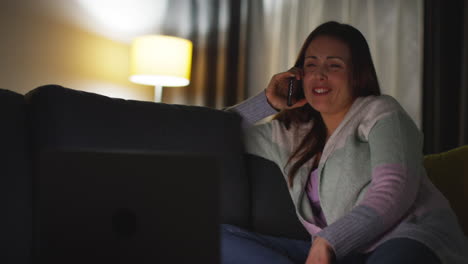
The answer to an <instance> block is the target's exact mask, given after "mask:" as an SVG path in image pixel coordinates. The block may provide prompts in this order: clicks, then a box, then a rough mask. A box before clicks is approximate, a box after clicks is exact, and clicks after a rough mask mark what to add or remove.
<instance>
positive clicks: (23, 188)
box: [0, 89, 32, 263]
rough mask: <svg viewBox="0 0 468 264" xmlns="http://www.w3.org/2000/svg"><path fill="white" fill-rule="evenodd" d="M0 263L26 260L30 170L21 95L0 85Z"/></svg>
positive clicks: (27, 257) (28, 259)
mask: <svg viewBox="0 0 468 264" xmlns="http://www.w3.org/2000/svg"><path fill="white" fill-rule="evenodd" d="M0 124H1V125H0V126H1V129H0V168H1V171H0V208H1V209H2V210H1V217H0V263H28V262H29V261H30V253H31V251H30V248H31V225H32V222H31V214H32V208H31V174H30V162H29V157H28V154H27V153H28V144H27V134H26V131H27V130H26V111H25V105H24V98H23V96H22V95H20V94H17V93H14V92H11V91H8V90H3V89H0Z"/></svg>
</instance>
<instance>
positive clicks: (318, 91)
mask: <svg viewBox="0 0 468 264" xmlns="http://www.w3.org/2000/svg"><path fill="white" fill-rule="evenodd" d="M350 66H351V54H350V52H349V49H348V47H347V46H346V45H345V44H344V43H343V42H341V41H339V40H337V39H336V38H333V37H328V36H319V37H317V38H315V39H314V40H313V41H312V42H311V43H310V44H309V47H308V48H307V50H306V53H305V60H304V65H303V70H304V76H303V87H304V95H305V97H306V99H307V102H308V103H309V104H310V105H311V106H312V107H313V108H314V109H315V110H317V111H319V112H320V113H321V114H322V115H324V114H326V115H333V114H343V115H344V114H346V112H347V111H348V110H349V108H350V107H351V104H352V103H353V101H354V98H353V96H352V91H351V84H350V79H351V68H350Z"/></svg>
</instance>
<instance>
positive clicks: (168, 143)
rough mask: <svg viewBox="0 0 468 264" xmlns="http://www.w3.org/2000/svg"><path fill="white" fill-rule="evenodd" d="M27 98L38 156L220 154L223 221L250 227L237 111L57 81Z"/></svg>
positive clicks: (247, 194) (218, 155) (28, 95)
mask: <svg viewBox="0 0 468 264" xmlns="http://www.w3.org/2000/svg"><path fill="white" fill-rule="evenodd" d="M26 102H27V105H28V107H29V110H30V111H31V124H32V131H33V135H32V139H33V140H32V144H33V146H34V150H35V155H41V153H42V152H44V151H88V152H89V151H91V152H92V151H96V152H108V153H110V152H115V153H148V152H149V153H151V152H157V153H168V154H177V153H190V154H197V153H200V154H205V155H213V156H216V157H218V158H219V163H220V164H219V167H220V168H221V175H222V178H221V190H220V193H221V201H220V207H221V212H220V214H221V221H222V222H223V223H229V224H236V225H239V226H244V227H247V226H248V225H249V218H250V215H249V212H250V207H249V199H250V198H249V188H248V182H247V177H246V176H245V175H244V172H243V160H242V144H241V138H240V135H241V133H240V117H239V116H238V115H236V114H233V113H228V112H224V111H219V110H215V109H210V108H206V107H198V106H185V105H169V104H162V103H153V102H142V101H133V100H123V99H114V98H109V97H106V96H102V95H97V94H93V93H88V92H81V91H76V90H72V89H68V88H64V87H61V86H58V85H47V86H42V87H39V88H37V89H35V90H33V91H32V92H30V93H28V94H27V95H26ZM181 166H183V164H181ZM155 169H156V168H155ZM187 199H189V197H187Z"/></svg>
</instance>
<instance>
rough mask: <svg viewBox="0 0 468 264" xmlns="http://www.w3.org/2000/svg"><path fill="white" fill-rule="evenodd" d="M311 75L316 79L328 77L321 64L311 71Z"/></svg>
mask: <svg viewBox="0 0 468 264" xmlns="http://www.w3.org/2000/svg"><path fill="white" fill-rule="evenodd" d="M313 75H314V78H317V79H318V80H326V79H327V78H328V76H327V71H326V69H325V67H323V66H319V67H317V68H316V69H315V71H314V72H313Z"/></svg>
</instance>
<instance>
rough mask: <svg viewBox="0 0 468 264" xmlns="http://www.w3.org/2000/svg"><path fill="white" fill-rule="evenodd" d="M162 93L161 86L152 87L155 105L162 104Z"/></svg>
mask: <svg viewBox="0 0 468 264" xmlns="http://www.w3.org/2000/svg"><path fill="white" fill-rule="evenodd" d="M162 92H163V87H162V86H161V85H155V86H154V101H155V102H156V103H161V102H162Z"/></svg>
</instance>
